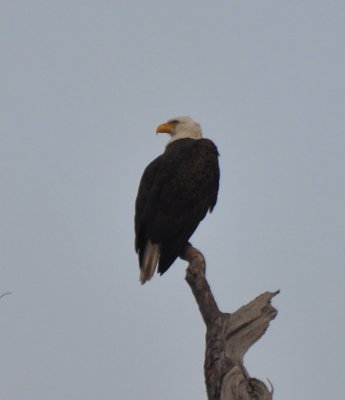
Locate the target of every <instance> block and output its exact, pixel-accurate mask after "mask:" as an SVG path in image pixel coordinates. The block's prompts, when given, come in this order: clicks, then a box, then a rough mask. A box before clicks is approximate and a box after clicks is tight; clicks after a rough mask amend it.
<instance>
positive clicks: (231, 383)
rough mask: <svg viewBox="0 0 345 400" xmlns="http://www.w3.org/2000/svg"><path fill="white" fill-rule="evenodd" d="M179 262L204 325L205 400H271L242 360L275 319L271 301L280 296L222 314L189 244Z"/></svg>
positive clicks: (202, 263) (197, 255)
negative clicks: (184, 271)
mask: <svg viewBox="0 0 345 400" xmlns="http://www.w3.org/2000/svg"><path fill="white" fill-rule="evenodd" d="M181 258H183V259H184V260H186V261H188V263H189V266H188V268H187V271H186V281H187V282H188V284H189V286H190V288H191V289H192V292H193V294H194V297H195V300H196V302H197V304H198V306H199V310H200V313H201V315H202V317H203V320H204V322H205V324H206V353H205V365H204V372H205V380H206V387H207V394H208V399H209V400H254V399H255V400H271V399H272V396H273V390H271V391H270V390H269V389H268V388H267V386H266V385H265V384H264V383H263V382H261V381H260V380H258V379H255V378H251V377H250V376H249V375H248V373H247V370H246V369H245V367H244V365H243V357H244V355H245V353H246V352H247V350H248V349H249V348H250V347H251V346H252V345H253V344H254V343H255V342H256V341H257V340H259V339H260V337H261V336H262V335H263V334H264V333H265V331H266V329H267V328H268V325H269V323H270V321H271V320H273V319H274V318H275V317H276V315H277V310H276V309H275V308H274V307H273V306H272V305H271V300H272V298H273V297H274V296H275V295H276V294H278V293H279V292H274V293H270V292H265V293H263V294H261V295H260V296H258V297H256V298H255V299H254V300H252V301H251V302H250V303H248V304H247V305H245V306H243V307H241V308H240V309H238V310H237V311H235V312H234V313H232V314H228V313H223V312H221V311H220V310H219V308H218V306H217V303H216V301H215V299H214V296H213V294H212V291H211V288H210V286H209V284H208V282H207V280H206V277H205V269H206V263H205V258H204V256H203V255H202V253H201V252H200V251H199V250H197V249H196V248H194V247H193V246H192V245H191V244H189V245H188V247H187V248H186V250H185V252H184V254H183V255H182V256H181Z"/></svg>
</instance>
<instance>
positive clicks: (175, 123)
mask: <svg viewBox="0 0 345 400" xmlns="http://www.w3.org/2000/svg"><path fill="white" fill-rule="evenodd" d="M156 132H157V133H169V135H170V136H171V139H170V140H169V142H168V144H169V143H171V142H173V141H175V140H178V139H184V138H190V139H201V138H202V133H201V127H200V125H199V124H198V123H197V122H195V121H193V120H192V118H190V117H177V118H174V119H170V120H169V121H167V122H165V123H164V124H160V125H159V126H158V127H157V129H156Z"/></svg>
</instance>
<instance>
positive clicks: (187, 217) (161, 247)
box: [135, 117, 219, 284]
mask: <svg viewBox="0 0 345 400" xmlns="http://www.w3.org/2000/svg"><path fill="white" fill-rule="evenodd" d="M156 132H157V134H158V133H168V134H169V135H170V136H171V139H170V141H169V142H168V144H167V146H166V149H165V151H164V153H163V154H162V155H160V156H159V157H157V158H156V159H155V160H153V161H152V162H151V163H150V164H149V165H148V166H147V167H146V169H145V171H144V173H143V176H142V178H141V181H140V185H139V190H138V195H137V198H136V203H135V250H136V252H137V253H138V255H139V266H140V281H141V283H142V284H143V283H145V282H146V281H148V280H150V279H151V278H152V276H153V274H154V272H155V270H156V268H157V266H158V272H159V273H160V274H163V273H164V272H165V271H166V270H167V269H168V268H169V267H170V266H171V264H172V263H173V262H174V261H175V260H176V258H177V257H178V256H179V255H181V254H182V253H183V251H184V249H185V247H186V245H187V244H188V240H189V238H190V237H191V236H192V234H193V232H194V231H195V229H196V228H197V226H198V225H199V223H200V221H201V220H203V219H204V218H205V216H206V214H207V211H210V212H211V211H212V210H213V208H214V206H215V204H216V202H217V195H218V187H219V166H218V156H219V154H218V150H217V147H216V146H215V144H214V143H213V142H212V141H211V140H209V139H203V138H202V133H201V128H200V125H199V124H198V123H196V122H194V121H193V120H192V119H191V118H190V117H178V118H175V119H172V120H169V121H168V122H166V123H163V124H161V125H159V126H158V127H157V129H156Z"/></svg>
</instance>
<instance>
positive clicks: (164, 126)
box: [156, 122, 174, 134]
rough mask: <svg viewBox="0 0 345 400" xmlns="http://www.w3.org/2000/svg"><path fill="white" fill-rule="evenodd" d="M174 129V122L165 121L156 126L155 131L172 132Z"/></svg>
mask: <svg viewBox="0 0 345 400" xmlns="http://www.w3.org/2000/svg"><path fill="white" fill-rule="evenodd" d="M173 130H174V124H172V123H169V122H165V123H164V124H160V125H158V126H157V129H156V133H157V134H158V133H172V132H173Z"/></svg>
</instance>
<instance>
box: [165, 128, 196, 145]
mask: <svg viewBox="0 0 345 400" xmlns="http://www.w3.org/2000/svg"><path fill="white" fill-rule="evenodd" d="M187 138H188V139H195V140H198V139H202V134H201V131H200V130H199V129H195V130H192V131H190V130H181V131H179V132H176V133H175V134H174V135H172V136H171V139H170V140H169V142H168V144H170V143H172V142H175V140H179V139H187Z"/></svg>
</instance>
